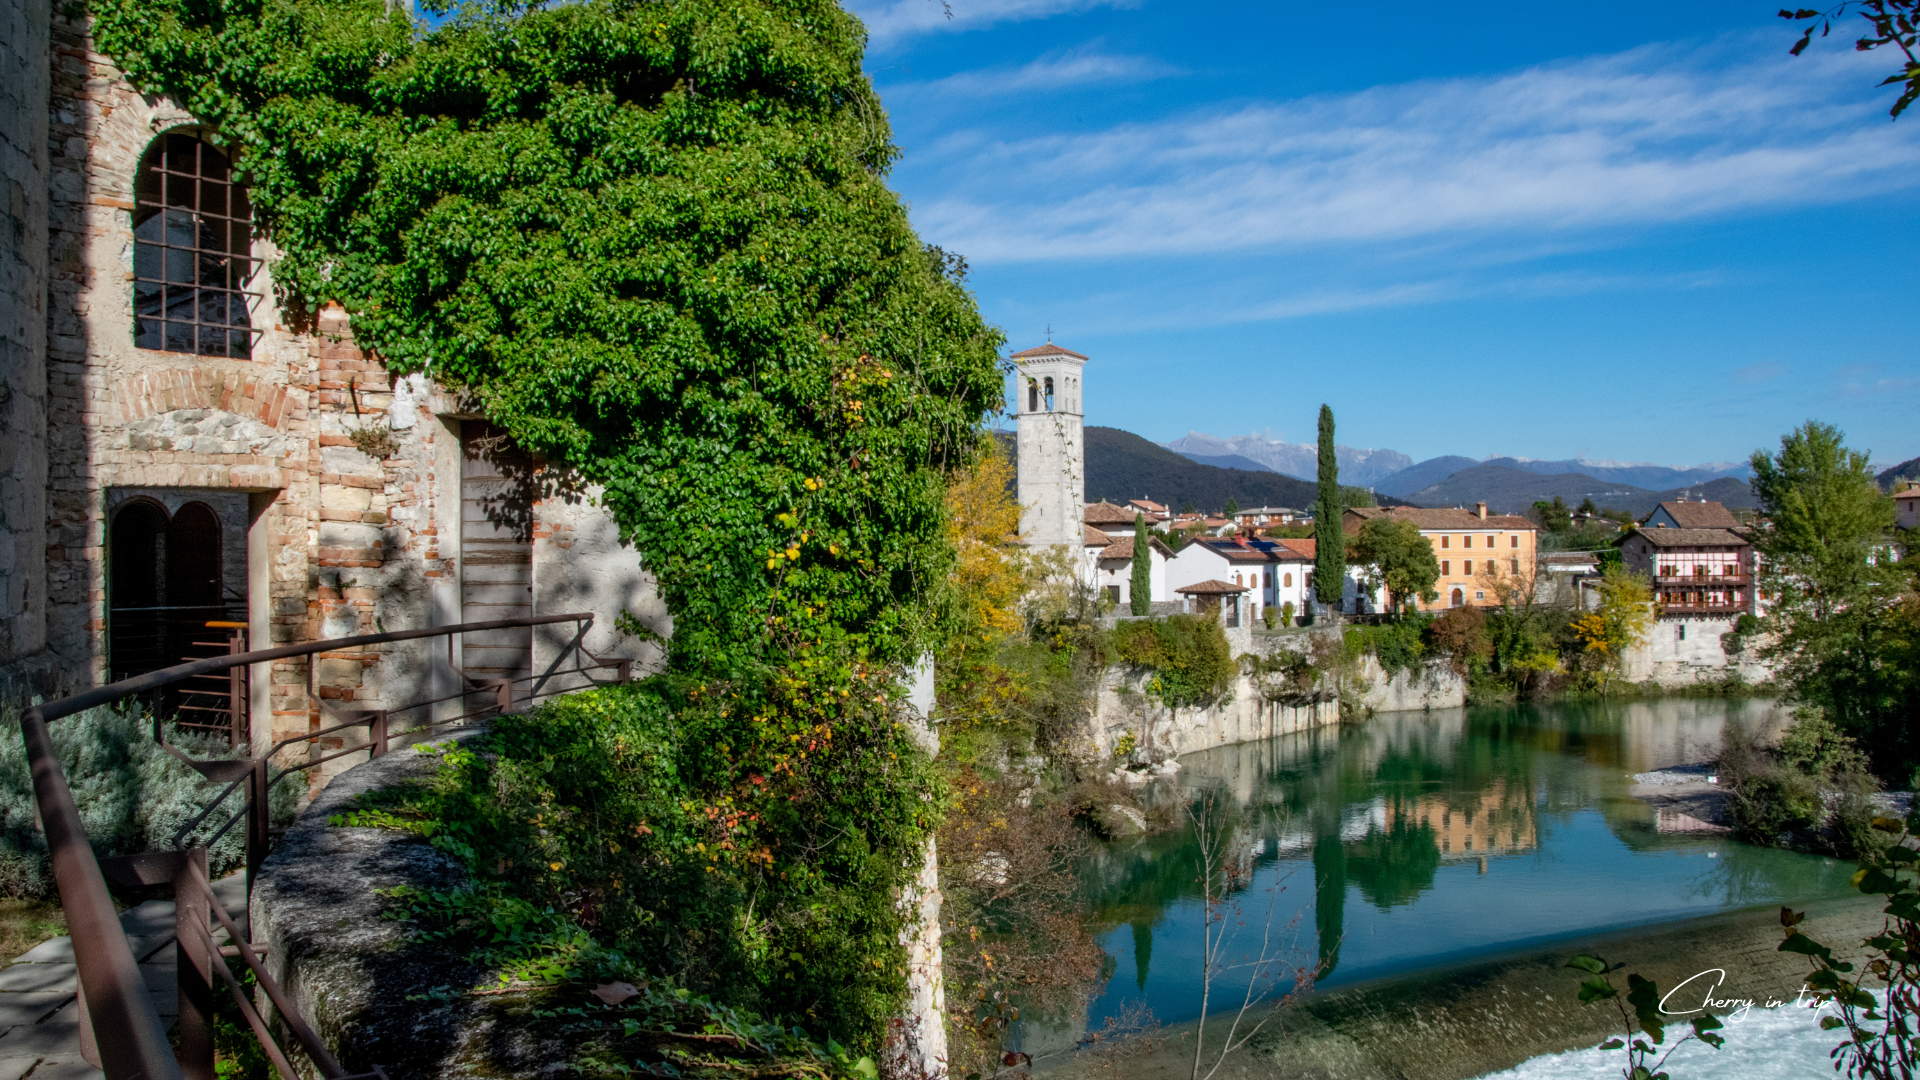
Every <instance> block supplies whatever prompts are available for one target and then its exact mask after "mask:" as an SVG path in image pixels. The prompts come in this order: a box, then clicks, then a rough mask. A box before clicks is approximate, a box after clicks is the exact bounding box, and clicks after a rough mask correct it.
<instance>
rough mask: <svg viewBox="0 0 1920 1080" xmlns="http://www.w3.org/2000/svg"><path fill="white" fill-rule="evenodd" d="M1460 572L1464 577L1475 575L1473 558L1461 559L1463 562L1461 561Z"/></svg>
mask: <svg viewBox="0 0 1920 1080" xmlns="http://www.w3.org/2000/svg"><path fill="white" fill-rule="evenodd" d="M1460 574H1461V576H1462V577H1472V576H1473V560H1472V559H1463V560H1461V562H1460Z"/></svg>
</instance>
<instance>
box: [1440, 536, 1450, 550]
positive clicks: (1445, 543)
mask: <svg viewBox="0 0 1920 1080" xmlns="http://www.w3.org/2000/svg"><path fill="white" fill-rule="evenodd" d="M1440 546H1441V547H1443V548H1446V547H1452V546H1453V537H1451V536H1443V537H1441V538H1440Z"/></svg>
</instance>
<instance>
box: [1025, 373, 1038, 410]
mask: <svg viewBox="0 0 1920 1080" xmlns="http://www.w3.org/2000/svg"><path fill="white" fill-rule="evenodd" d="M1027 411H1028V412H1039V411H1040V384H1039V383H1037V382H1034V381H1033V380H1032V379H1028V380H1027Z"/></svg>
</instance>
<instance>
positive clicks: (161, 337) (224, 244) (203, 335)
mask: <svg viewBox="0 0 1920 1080" xmlns="http://www.w3.org/2000/svg"><path fill="white" fill-rule="evenodd" d="M252 250H253V206H252V204H251V203H250V202H248V200H247V189H246V188H244V187H241V186H240V185H238V184H235V183H233V182H232V180H231V178H230V175H229V167H228V162H227V156H226V155H225V154H223V153H221V152H220V151H219V150H217V149H215V148H214V147H212V146H210V145H208V144H207V143H205V142H202V141H201V140H199V139H197V138H194V137H193V136H192V135H187V134H182V133H173V134H167V135H162V136H160V137H159V138H157V139H155V140H154V141H153V143H152V144H151V145H150V146H148V147H147V152H146V155H145V156H144V157H142V158H141V159H140V171H139V173H138V174H137V175H136V176H135V179H134V210H133V314H134V344H135V345H136V346H138V347H140V348H142V349H159V350H163V351H166V352H184V353H197V354H199V355H201V356H230V357H236V358H239V359H243V360H244V359H246V358H248V357H251V356H252V355H253V338H254V330H253V324H252V318H251V315H250V313H249V312H248V310H247V304H248V301H249V300H250V299H251V294H250V293H248V292H247V291H246V290H247V287H248V286H249V285H251V284H252V283H253V272H254V267H255V262H254V260H253V259H252V257H251V254H252Z"/></svg>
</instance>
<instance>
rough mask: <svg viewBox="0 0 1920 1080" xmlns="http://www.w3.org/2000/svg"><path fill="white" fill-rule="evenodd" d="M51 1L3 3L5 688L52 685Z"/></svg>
mask: <svg viewBox="0 0 1920 1080" xmlns="http://www.w3.org/2000/svg"><path fill="white" fill-rule="evenodd" d="M49 5H50V0H0V431H4V432H5V433H6V436H5V437H4V438H0V693H8V692H20V691H24V690H28V689H45V683H46V682H47V680H48V676H49V674H50V663H51V658H50V657H48V656H47V654H46V644H47V640H46V631H47V621H46V611H47V575H46V548H47V539H46V523H47V512H46V492H47V444H46V430H47V378H46V369H47V306H46V305H47V79H48V72H49V68H48V63H47V57H48V41H49V22H48V18H49Z"/></svg>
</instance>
